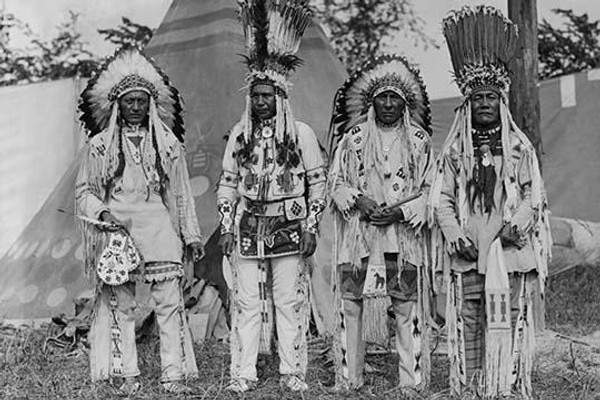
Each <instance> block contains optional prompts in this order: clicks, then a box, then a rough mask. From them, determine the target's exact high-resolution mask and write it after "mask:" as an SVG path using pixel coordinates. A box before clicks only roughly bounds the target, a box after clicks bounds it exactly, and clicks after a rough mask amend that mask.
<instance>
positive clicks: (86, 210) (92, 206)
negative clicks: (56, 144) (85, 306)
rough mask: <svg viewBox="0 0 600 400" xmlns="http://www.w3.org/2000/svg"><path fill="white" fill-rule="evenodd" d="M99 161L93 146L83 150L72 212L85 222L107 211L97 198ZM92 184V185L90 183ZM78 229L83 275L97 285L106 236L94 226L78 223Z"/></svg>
mask: <svg viewBox="0 0 600 400" xmlns="http://www.w3.org/2000/svg"><path fill="white" fill-rule="evenodd" d="M101 171H102V157H100V154H99V152H98V148H97V147H96V146H95V145H93V143H88V144H87V145H86V148H85V149H84V154H83V159H82V162H81V166H80V168H79V173H78V174H77V180H76V184H75V210H76V211H75V212H76V214H78V215H82V216H84V217H87V218H91V219H95V220H98V219H100V214H101V213H102V212H103V211H110V210H109V208H108V206H107V205H106V204H104V203H103V202H102V200H101V198H100V196H101V193H102V191H103V190H102V186H100V183H99V182H100V181H101V178H100V175H101ZM90 182H92V183H90ZM79 228H80V230H81V233H82V235H83V252H84V264H85V272H86V276H87V277H88V279H90V280H91V281H92V282H93V283H97V275H96V273H95V268H96V265H97V261H98V257H99V256H100V251H102V249H103V248H104V242H105V240H106V234H105V233H104V232H103V231H101V230H100V229H98V227H96V226H95V225H93V224H90V223H88V222H85V221H83V220H79Z"/></svg>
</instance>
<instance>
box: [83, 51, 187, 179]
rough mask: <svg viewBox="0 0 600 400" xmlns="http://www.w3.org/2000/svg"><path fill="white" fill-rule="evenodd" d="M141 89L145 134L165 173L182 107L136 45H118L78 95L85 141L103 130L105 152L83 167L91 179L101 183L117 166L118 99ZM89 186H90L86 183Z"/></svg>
mask: <svg viewBox="0 0 600 400" xmlns="http://www.w3.org/2000/svg"><path fill="white" fill-rule="evenodd" d="M133 91H142V92H145V93H147V94H148V96H149V98H150V107H149V110H148V131H149V132H151V134H152V135H153V142H154V144H155V146H156V148H157V151H158V156H159V158H160V166H161V167H162V172H163V173H164V171H168V168H169V165H167V163H168V159H169V157H168V154H167V153H168V152H169V151H170V150H169V147H170V144H172V143H174V142H176V141H179V142H181V143H183V141H184V136H185V128H184V125H183V106H182V100H181V97H180V95H179V92H178V90H177V89H176V88H175V87H173V86H172V85H171V82H170V80H169V78H168V77H167V75H166V74H165V73H164V72H163V71H162V70H161V69H160V68H159V67H158V66H157V65H156V64H155V63H154V62H153V61H152V60H151V59H150V58H149V57H147V56H146V55H145V54H144V53H143V52H142V51H140V50H139V49H138V48H136V47H131V46H129V47H123V48H121V49H119V50H117V51H116V52H115V54H114V55H113V56H111V57H109V58H108V59H107V60H106V61H105V62H104V63H103V65H102V66H101V67H100V68H99V70H98V71H97V72H96V73H95V74H94V75H93V76H92V78H91V79H90V80H89V81H88V84H87V86H86V88H85V89H84V90H83V92H82V93H81V98H80V101H79V110H80V111H81V116H80V120H81V122H82V124H83V127H84V128H85V131H86V134H87V136H88V138H89V139H92V138H94V137H95V136H96V135H98V134H100V133H102V132H105V131H106V132H105V133H104V134H103V136H104V138H103V139H104V143H103V146H104V147H105V148H106V151H105V152H104V156H103V157H102V160H101V161H100V165H95V166H89V167H90V168H88V170H89V171H88V172H89V173H90V174H91V175H92V177H91V180H95V181H96V183H97V184H102V185H106V183H107V182H108V181H109V180H110V179H112V178H113V177H114V174H115V172H116V171H117V168H118V165H119V153H120V150H119V148H120V144H119V143H120V136H119V132H120V129H119V126H118V125H119V99H120V98H121V97H122V96H124V95H125V94H127V93H130V92H133ZM90 183H91V182H90Z"/></svg>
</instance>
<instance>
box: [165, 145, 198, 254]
mask: <svg viewBox="0 0 600 400" xmlns="http://www.w3.org/2000/svg"><path fill="white" fill-rule="evenodd" d="M174 146H175V151H174V154H173V155H174V159H173V164H172V166H171V168H172V171H173V172H172V174H171V175H170V176H171V179H172V183H171V185H172V186H171V189H172V190H173V195H174V196H175V206H176V208H177V223H178V226H179V233H180V235H181V237H182V239H183V242H184V244H185V245H186V246H187V245H189V244H190V243H195V242H201V241H202V234H201V232H200V226H199V225H198V217H197V216H196V203H195V202H194V196H193V195H192V188H191V186H190V177H189V175H188V170H187V165H186V160H185V148H184V147H183V145H182V144H181V143H179V142H176V143H175V145H174Z"/></svg>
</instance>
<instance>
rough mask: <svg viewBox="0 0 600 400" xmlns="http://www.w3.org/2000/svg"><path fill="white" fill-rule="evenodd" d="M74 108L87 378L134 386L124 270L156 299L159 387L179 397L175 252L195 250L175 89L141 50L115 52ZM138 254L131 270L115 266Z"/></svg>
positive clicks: (130, 302) (182, 368) (199, 250)
mask: <svg viewBox="0 0 600 400" xmlns="http://www.w3.org/2000/svg"><path fill="white" fill-rule="evenodd" d="M80 108H81V110H82V112H83V114H82V117H81V120H82V121H83V123H84V125H85V127H86V128H87V132H88V142H87V144H86V152H85V156H84V159H83V162H82V167H81V170H80V173H79V177H78V180H77V188H76V191H77V198H76V203H77V204H76V206H77V210H78V213H79V214H80V215H81V216H82V219H83V220H84V222H83V230H84V240H85V250H86V265H87V268H88V272H89V273H90V274H91V275H93V276H94V277H95V281H96V282H97V295H96V305H95V314H94V320H93V322H92V327H91V331H90V344H91V351H90V367H91V374H92V380H94V381H96V380H102V379H108V378H110V377H115V376H116V377H123V378H124V383H123V385H122V386H121V388H120V389H121V391H122V392H124V394H125V395H131V394H133V393H135V392H136V391H137V390H138V389H139V386H140V384H139V381H138V380H137V376H138V375H139V374H140V370H139V368H138V362H137V351H136V344H135V315H134V309H135V306H136V303H135V284H134V282H133V281H132V280H131V279H130V278H129V276H128V274H127V273H128V272H131V273H133V274H135V275H136V276H138V277H139V278H140V279H142V280H144V281H145V282H147V283H150V294H151V297H152V299H153V300H154V302H155V304H156V306H155V307H154V312H155V314H156V320H157V322H158V327H159V333H160V346H161V350H160V355H161V364H162V368H161V370H162V373H161V382H162V385H163V388H164V389H165V390H166V391H167V392H171V393H176V394H179V393H187V392H189V391H190V389H189V387H187V386H185V385H184V383H183V382H182V381H183V380H184V379H186V378H193V377H196V376H197V374H198V370H197V367H196V360H195V356H194V351H193V348H192V342H191V337H190V331H189V328H188V325H187V320H186V316H185V314H184V306H183V297H182V288H181V279H182V277H183V275H184V268H183V265H184V264H183V262H184V248H186V247H187V248H188V249H190V254H191V258H192V259H193V260H195V261H197V260H199V259H200V257H202V255H203V252H204V249H203V245H202V241H201V236H200V229H199V227H198V221H197V219H196V211H195V206H194V199H193V197H192V194H191V189H190V184H189V178H188V172H187V167H186V163H185V151H184V147H183V140H184V132H185V131H184V128H183V120H182V118H181V111H182V108H181V100H180V97H179V94H178V92H177V90H176V89H175V88H174V87H172V86H171V85H170V82H169V80H168V78H167V77H166V75H164V73H163V72H162V71H160V70H159V69H158V68H157V67H155V66H154V64H153V63H152V62H151V61H150V60H149V59H148V58H146V56H145V55H143V54H142V53H140V52H139V51H138V50H137V49H124V50H121V51H119V52H117V53H116V54H115V55H114V56H113V57H112V58H110V59H109V60H108V61H107V62H106V64H105V65H104V66H103V67H102V68H101V69H100V71H99V72H98V73H97V74H96V75H95V77H93V78H92V79H91V80H90V82H89V83H88V85H87V88H86V89H85V90H84V91H83V93H82V95H81V105H80ZM107 231H108V232H107ZM138 251H139V253H140V254H139V256H140V257H139V258H135V260H136V263H135V264H139V265H137V267H138V268H136V265H130V266H124V264H128V262H129V261H131V254H136V253H137V252H138ZM188 259H189V258H188ZM131 270H133V271H131Z"/></svg>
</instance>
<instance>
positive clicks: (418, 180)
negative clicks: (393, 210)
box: [400, 130, 433, 232]
mask: <svg viewBox="0 0 600 400" xmlns="http://www.w3.org/2000/svg"><path fill="white" fill-rule="evenodd" d="M415 135H416V137H417V139H420V141H419V142H417V143H418V144H417V145H415V149H414V164H415V166H416V169H415V173H414V176H413V181H414V183H415V184H414V186H415V187H414V191H419V192H420V193H421V194H420V196H419V197H417V198H416V199H414V200H411V201H409V202H407V203H405V204H403V205H402V206H400V209H401V210H402V214H403V215H404V220H405V221H406V223H408V225H409V226H410V227H411V228H413V229H415V231H416V232H418V231H419V230H420V229H421V228H422V227H423V226H424V225H425V223H426V221H427V199H428V197H429V188H430V185H431V179H432V174H431V172H432V164H433V156H432V150H431V142H430V139H429V135H428V134H427V133H425V132H424V131H423V130H417V132H416V133H415Z"/></svg>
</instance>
